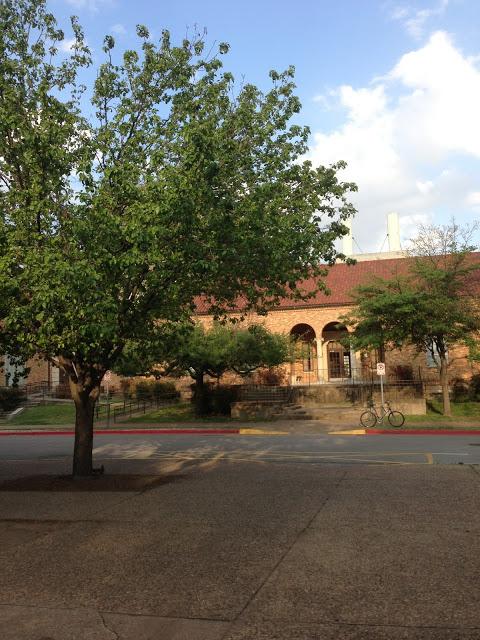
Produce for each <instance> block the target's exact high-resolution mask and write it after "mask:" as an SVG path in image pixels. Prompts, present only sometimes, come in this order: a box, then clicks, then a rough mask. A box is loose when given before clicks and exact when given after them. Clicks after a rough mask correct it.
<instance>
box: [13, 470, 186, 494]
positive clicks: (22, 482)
mask: <svg viewBox="0 0 480 640" xmlns="http://www.w3.org/2000/svg"><path fill="white" fill-rule="evenodd" d="M183 477H184V476H180V475H164V476H158V475H156V476H152V475H148V476H145V475H138V474H105V475H104V474H102V475H94V476H87V477H77V478H73V477H72V476H70V475H63V476H49V475H35V476H27V477H25V478H16V479H14V480H7V481H5V482H1V483H0V491H58V492H65V493H71V492H76V491H89V492H92V491H119V492H122V491H126V492H129V491H133V492H143V491H150V490H151V489H154V488H155V487H158V486H161V485H164V484H170V483H172V482H176V481H178V480H181V479H183Z"/></svg>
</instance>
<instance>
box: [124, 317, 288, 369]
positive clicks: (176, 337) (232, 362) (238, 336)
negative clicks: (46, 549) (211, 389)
mask: <svg viewBox="0 0 480 640" xmlns="http://www.w3.org/2000/svg"><path fill="white" fill-rule="evenodd" d="M291 352H292V344H291V341H290V338H289V337H288V336H284V335H283V334H276V333H271V332H270V331H268V330H267V329H266V328H265V327H264V326H263V325H259V324H253V325H250V326H249V327H241V326H238V325H231V324H227V325H225V324H220V323H215V324H214V325H213V326H212V327H211V328H209V329H206V328H205V327H203V325H201V324H195V325H193V326H190V327H189V328H187V327H186V328H183V331H181V332H177V333H175V334H174V333H170V335H169V339H168V340H163V341H162V342H161V344H158V347H157V350H156V351H150V352H149V353H144V354H140V353H139V352H138V351H137V352H135V353H133V352H129V351H127V352H126V353H125V356H124V359H123V362H121V363H120V365H119V367H118V371H119V372H120V373H123V374H126V375H136V374H137V375H138V374H142V375H154V376H156V377H161V376H164V375H173V376H184V375H190V376H191V377H192V378H194V379H195V380H199V379H200V380H202V379H203V376H205V375H209V376H212V377H214V378H220V377H221V376H222V375H223V374H224V373H226V372H227V371H233V372H235V373H238V374H240V375H248V374H250V373H252V372H253V371H255V370H256V369H258V368H260V367H274V366H277V365H280V364H283V363H284V362H287V361H288V360H289V359H290V356H291Z"/></svg>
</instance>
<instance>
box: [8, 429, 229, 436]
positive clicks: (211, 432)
mask: <svg viewBox="0 0 480 640" xmlns="http://www.w3.org/2000/svg"><path fill="white" fill-rule="evenodd" d="M137 433H139V434H143V435H148V434H152V435H190V434H198V435H201V436H206V435H212V436H214V435H228V434H230V435H238V434H239V433H240V429H98V430H96V431H94V432H93V435H94V436H96V435H97V436H105V435H110V434H114V435H134V434H137ZM73 435H75V432H74V431H8V432H1V431H0V436H73Z"/></svg>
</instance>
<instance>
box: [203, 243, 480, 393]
mask: <svg viewBox="0 0 480 640" xmlns="http://www.w3.org/2000/svg"><path fill="white" fill-rule="evenodd" d="M353 257H354V258H355V259H356V260H357V263H356V264H355V265H351V266H349V265H346V264H344V263H338V264H335V265H334V266H333V267H331V268H330V270H329V273H328V275H327V277H326V279H325V282H326V285H327V288H328V290H329V295H327V294H325V293H323V292H318V293H316V294H315V296H314V297H313V298H310V299H309V300H307V301H294V300H283V301H282V302H281V303H280V304H279V305H278V306H277V307H276V308H275V309H274V310H273V311H270V312H269V313H268V315H267V316H256V315H255V314H249V315H248V316H246V318H245V323H246V324H249V323H262V324H264V325H265V326H266V327H267V328H268V329H269V330H271V331H274V332H278V333H284V334H290V335H293V336H296V337H297V338H298V339H299V340H300V341H301V344H302V349H301V353H302V357H301V358H300V359H299V360H298V361H297V362H295V363H292V364H288V365H285V373H286V375H287V378H288V382H289V383H290V384H292V385H305V384H307V385H312V384H322V383H335V382H340V381H342V382H344V381H348V380H352V381H355V380H359V381H360V380H368V378H371V377H372V372H373V371H374V370H375V365H376V362H377V361H380V360H383V361H385V363H386V368H387V379H388V378H390V379H397V380H401V379H410V378H411V377H413V378H414V379H423V380H432V379H434V378H436V375H437V374H436V368H435V364H434V362H433V361H432V359H431V358H430V357H429V356H428V355H425V354H418V353H417V352H416V351H415V349H413V348H405V349H402V350H401V351H398V350H394V351H386V353H384V354H378V353H368V354H367V353H360V352H355V351H353V350H352V349H349V348H348V347H347V346H345V340H344V339H345V337H346V336H348V329H347V328H346V327H345V326H343V325H342V324H341V318H342V316H344V315H346V314H347V313H348V312H349V311H351V309H352V307H353V302H352V296H351V292H352V290H354V289H355V288H356V287H358V286H359V285H363V284H366V283H368V282H369V280H371V279H372V278H375V277H379V278H384V279H389V278H392V277H394V276H395V275H402V274H405V273H406V272H407V269H408V258H406V257H405V256H404V254H403V253H402V252H401V251H392V252H389V253H380V254H362V255H357V256H353ZM471 258H472V260H475V261H479V262H480V253H474V254H471ZM302 289H304V290H305V291H313V290H314V289H315V282H314V280H313V279H312V280H307V281H305V282H304V283H302ZM239 306H240V308H239V315H240V314H241V305H239ZM197 309H198V318H199V320H200V321H201V322H202V323H204V324H205V325H207V326H208V325H210V324H211V323H212V322H213V317H212V316H211V315H209V314H208V310H207V308H206V306H205V303H204V302H203V301H201V300H200V301H199V302H198V305H197ZM467 356H468V353H467V349H466V348H465V347H461V346H459V347H457V348H454V349H452V350H451V352H450V353H449V358H450V374H451V379H452V380H453V379H455V378H459V379H468V378H470V377H471V376H472V374H473V373H476V372H478V371H479V370H480V369H479V367H478V366H476V365H473V364H472V363H470V362H469V361H468V358H467Z"/></svg>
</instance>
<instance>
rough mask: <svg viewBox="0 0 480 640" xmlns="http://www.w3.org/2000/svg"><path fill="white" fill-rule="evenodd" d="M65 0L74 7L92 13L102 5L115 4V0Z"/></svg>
mask: <svg viewBox="0 0 480 640" xmlns="http://www.w3.org/2000/svg"><path fill="white" fill-rule="evenodd" d="M66 2H67V4H69V5H71V6H72V7H74V8H75V9H78V10H82V9H87V10H88V11H91V12H92V13H97V12H98V11H100V9H101V8H102V7H109V6H110V7H111V6H113V5H114V4H115V0H66Z"/></svg>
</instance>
